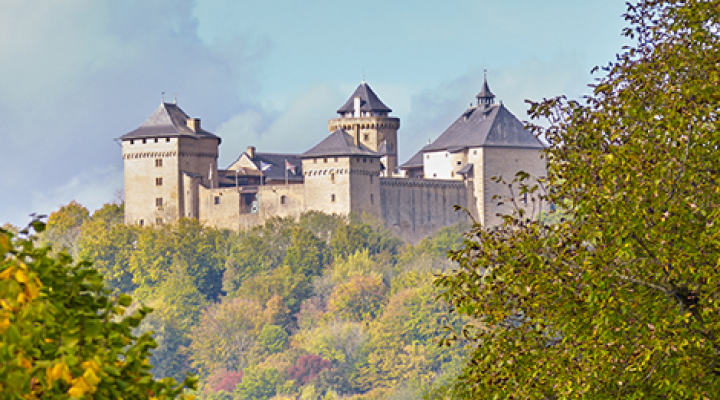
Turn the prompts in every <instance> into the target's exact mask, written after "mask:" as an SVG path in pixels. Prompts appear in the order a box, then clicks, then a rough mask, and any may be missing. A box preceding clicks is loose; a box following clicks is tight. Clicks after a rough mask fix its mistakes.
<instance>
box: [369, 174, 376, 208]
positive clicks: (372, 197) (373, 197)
mask: <svg viewBox="0 0 720 400" xmlns="http://www.w3.org/2000/svg"><path fill="white" fill-rule="evenodd" d="M371 178H372V176H371ZM370 204H375V195H374V194H372V193H370Z"/></svg>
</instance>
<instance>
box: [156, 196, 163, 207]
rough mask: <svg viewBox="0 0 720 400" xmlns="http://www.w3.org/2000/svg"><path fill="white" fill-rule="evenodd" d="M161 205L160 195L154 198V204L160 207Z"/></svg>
mask: <svg viewBox="0 0 720 400" xmlns="http://www.w3.org/2000/svg"><path fill="white" fill-rule="evenodd" d="M162 205H163V200H162V197H158V198H156V199H155V206H156V207H162Z"/></svg>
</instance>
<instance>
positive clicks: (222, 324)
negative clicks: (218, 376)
mask: <svg viewBox="0 0 720 400" xmlns="http://www.w3.org/2000/svg"><path fill="white" fill-rule="evenodd" d="M264 324H265V320H264V319H263V307H262V304H260V303H259V302H256V301H250V300H244V299H239V298H235V299H226V300H225V301H222V302H220V303H216V304H212V305H210V306H209V307H207V308H206V309H205V310H203V312H202V315H201V317H200V322H199V323H198V324H197V325H195V326H194V327H193V328H192V333H191V338H192V344H191V345H190V355H191V359H192V360H193V363H194V365H195V366H196V367H197V368H198V369H199V370H200V371H201V373H210V372H212V371H214V370H217V369H220V368H224V369H227V370H232V371H241V370H243V369H244V368H245V367H246V366H247V365H248V363H247V357H248V355H249V353H250V351H251V349H252V348H253V346H254V345H255V340H256V339H257V336H258V334H259V333H260V330H261V329H262V327H263V325H264Z"/></svg>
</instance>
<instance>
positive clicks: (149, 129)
mask: <svg viewBox="0 0 720 400" xmlns="http://www.w3.org/2000/svg"><path fill="white" fill-rule="evenodd" d="M189 118H190V117H189V116H188V115H187V114H185V112H184V111H183V110H182V109H180V107H178V106H177V104H172V103H165V102H163V103H161V104H160V107H158V108H157V109H156V110H155V112H153V113H152V115H150V116H149V117H148V119H146V120H145V122H143V124H142V125H140V127H139V128H137V129H135V130H134V131H131V132H128V133H126V134H124V135H122V136H121V137H120V139H122V140H129V139H142V138H152V137H179V136H190V137H196V138H200V137H206V138H213V139H217V140H218V141H220V137H219V136H216V135H214V134H212V133H211V132H208V131H206V130H204V129H202V128H200V129H198V130H197V131H194V130H192V129H191V128H190V127H189V126H188V119H189Z"/></svg>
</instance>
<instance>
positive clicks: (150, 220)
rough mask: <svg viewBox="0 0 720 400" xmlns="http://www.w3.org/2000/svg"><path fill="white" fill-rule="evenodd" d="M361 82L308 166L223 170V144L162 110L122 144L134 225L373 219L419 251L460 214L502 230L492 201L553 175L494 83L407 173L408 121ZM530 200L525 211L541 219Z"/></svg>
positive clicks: (280, 157) (257, 162)
mask: <svg viewBox="0 0 720 400" xmlns="http://www.w3.org/2000/svg"><path fill="white" fill-rule="evenodd" d="M391 112H392V110H391V109H390V108H389V107H387V106H386V105H385V104H384V103H383V102H382V101H381V100H380V98H378V96H377V95H376V94H375V92H373V90H372V89H371V88H370V86H369V85H368V84H367V83H365V82H362V83H361V84H360V85H359V86H358V88H357V89H356V90H355V92H354V93H353V94H352V96H350V98H349V99H348V101H347V102H346V103H345V104H344V105H343V106H342V107H340V109H338V110H337V113H338V118H334V119H331V120H330V121H329V122H328V128H329V131H330V135H329V136H327V137H326V138H325V139H323V140H322V141H321V142H320V143H318V144H317V145H316V146H315V147H313V148H311V149H309V150H307V151H306V152H304V153H301V154H278V153H264V152H259V151H257V150H256V149H255V148H254V147H252V146H250V147H248V148H247V149H246V151H245V152H243V153H242V154H241V155H240V156H239V157H238V159H237V160H236V161H234V162H233V163H232V164H231V165H230V166H228V167H227V168H226V169H218V166H217V158H218V150H219V146H220V142H221V139H220V138H219V137H218V136H216V135H214V134H212V133H210V132H208V131H206V130H204V129H203V128H202V127H201V126H200V119H197V118H190V117H189V116H188V115H187V114H185V112H183V111H182V110H181V109H180V107H178V106H177V104H174V103H165V102H163V103H162V104H160V107H158V108H157V109H156V110H155V112H153V114H152V115H150V117H149V118H148V119H147V120H146V121H145V122H144V123H143V124H142V125H141V126H140V127H139V128H137V129H135V130H134V131H132V132H129V133H127V134H125V135H123V136H122V137H121V140H122V152H123V159H124V164H125V222H126V223H128V224H139V225H155V224H162V223H164V222H166V221H172V220H175V219H177V218H178V217H188V218H196V219H199V220H200V221H202V222H203V223H205V224H207V225H210V226H215V227H218V228H228V229H234V230H240V229H245V228H248V227H251V226H254V225H257V224H261V223H263V222H264V220H265V219H267V218H270V217H273V216H293V217H297V216H299V215H300V214H302V213H303V212H305V211H309V210H317V211H322V212H326V213H335V214H341V215H347V214H350V213H356V214H368V215H371V216H374V217H376V218H378V219H380V220H382V221H384V223H385V225H386V226H387V227H388V228H390V229H391V230H392V231H394V232H395V233H396V234H397V235H398V236H400V237H403V238H405V239H407V240H411V241H415V240H418V239H420V238H422V237H424V236H426V235H428V234H431V233H433V232H434V231H436V230H438V229H439V228H441V227H443V226H446V225H451V224H454V223H456V222H458V221H461V220H466V219H467V215H466V214H465V213H463V212H455V211H453V206H454V205H460V206H463V207H465V208H466V209H467V210H469V211H470V213H471V214H472V216H473V218H474V219H475V220H476V221H478V222H480V223H481V224H483V225H488V226H492V225H495V224H498V223H500V221H501V220H500V218H499V217H498V216H497V214H498V213H501V212H508V211H509V210H510V208H509V206H508V205H498V202H497V200H493V196H496V195H499V196H509V195H510V191H509V189H508V187H507V185H503V184H500V183H497V182H495V181H494V180H493V179H491V178H492V177H495V176H502V177H505V178H507V179H512V178H513V177H514V176H515V174H516V173H517V172H518V171H520V170H523V171H526V172H528V173H530V174H531V175H532V176H535V177H542V176H544V175H545V161H544V159H542V158H541V150H542V148H543V146H542V144H541V143H540V141H539V140H538V139H537V138H535V137H534V136H533V135H532V134H531V133H530V132H528V131H527V130H525V129H524V127H523V125H522V123H521V122H520V121H519V120H518V119H517V118H516V117H515V116H514V115H513V114H512V113H510V111H508V110H507V109H506V108H505V106H504V105H503V104H502V103H500V104H496V103H495V96H494V95H493V94H492V92H491V91H490V88H489V86H488V84H487V80H485V82H484V84H483V87H482V89H481V91H480V93H479V94H478V95H477V96H476V104H475V105H472V106H470V108H468V109H467V110H465V111H464V112H463V113H462V114H461V115H460V117H458V119H457V120H456V121H455V122H454V123H453V124H452V125H450V126H449V127H448V128H447V129H446V130H445V131H444V132H443V133H442V134H441V135H439V136H438V138H437V139H436V140H435V141H434V142H432V143H430V144H428V145H427V146H425V147H423V148H422V149H421V150H420V151H419V152H418V153H417V154H415V155H414V156H412V157H411V158H410V159H409V160H408V161H406V162H405V163H404V164H401V165H398V160H397V148H398V140H397V131H398V129H399V128H400V119H399V118H396V117H391V116H390V113H391ZM531 200H532V199H528V198H527V197H520V198H518V199H516V204H518V205H519V206H520V207H531V206H532V201H531Z"/></svg>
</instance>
